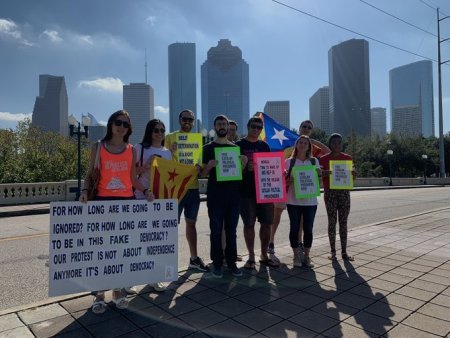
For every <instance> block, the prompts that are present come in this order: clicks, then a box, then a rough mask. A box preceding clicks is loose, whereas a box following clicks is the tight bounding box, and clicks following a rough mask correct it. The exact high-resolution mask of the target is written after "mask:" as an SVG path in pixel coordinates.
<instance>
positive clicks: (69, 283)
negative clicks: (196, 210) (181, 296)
mask: <svg viewBox="0 0 450 338" xmlns="http://www.w3.org/2000/svg"><path fill="white" fill-rule="evenodd" d="M49 236H50V238H49V296H59V295H65V294H72V293H78V292H81V291H97V290H108V289H112V288H120V287H126V286H133V285H141V284H148V283H155V282H168V281H174V280H177V278H178V201H177V200H176V199H170V200H168V199H165V200H155V201H153V202H147V201H145V200H127V201H93V202H88V203H86V204H83V203H80V202H52V203H50V230H49Z"/></svg>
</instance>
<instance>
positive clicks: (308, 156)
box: [291, 135, 312, 158]
mask: <svg viewBox="0 0 450 338" xmlns="http://www.w3.org/2000/svg"><path fill="white" fill-rule="evenodd" d="M302 138H304V139H305V140H308V144H309V147H308V150H307V151H306V158H311V152H312V144H311V139H310V138H309V136H306V135H301V136H300V137H299V138H298V139H297V140H296V141H295V145H294V150H293V151H292V154H291V158H293V157H294V158H295V157H297V153H298V151H297V144H298V142H299V141H300V140H301V139H302Z"/></svg>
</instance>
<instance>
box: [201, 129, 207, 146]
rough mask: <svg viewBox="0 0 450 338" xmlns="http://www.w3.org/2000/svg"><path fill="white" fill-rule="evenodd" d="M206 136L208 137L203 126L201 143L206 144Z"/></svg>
mask: <svg viewBox="0 0 450 338" xmlns="http://www.w3.org/2000/svg"><path fill="white" fill-rule="evenodd" d="M207 137H208V131H207V130H206V129H205V128H203V129H202V140H203V145H205V144H206V141H207Z"/></svg>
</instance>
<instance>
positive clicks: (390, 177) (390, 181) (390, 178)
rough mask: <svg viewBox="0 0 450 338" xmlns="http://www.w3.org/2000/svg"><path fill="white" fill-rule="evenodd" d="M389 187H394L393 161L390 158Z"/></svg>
mask: <svg viewBox="0 0 450 338" xmlns="http://www.w3.org/2000/svg"><path fill="white" fill-rule="evenodd" d="M389 185H390V186H392V159H390V158H389Z"/></svg>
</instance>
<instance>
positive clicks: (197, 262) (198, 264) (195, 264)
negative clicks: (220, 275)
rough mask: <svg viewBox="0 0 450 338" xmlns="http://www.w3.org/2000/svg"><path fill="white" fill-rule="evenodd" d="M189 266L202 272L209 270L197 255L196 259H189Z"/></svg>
mask: <svg viewBox="0 0 450 338" xmlns="http://www.w3.org/2000/svg"><path fill="white" fill-rule="evenodd" d="M189 267H190V268H192V269H197V270H199V271H203V272H207V271H209V269H208V267H207V266H206V265H205V264H204V263H203V261H202V259H201V258H200V257H197V258H196V259H192V258H191V259H189Z"/></svg>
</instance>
